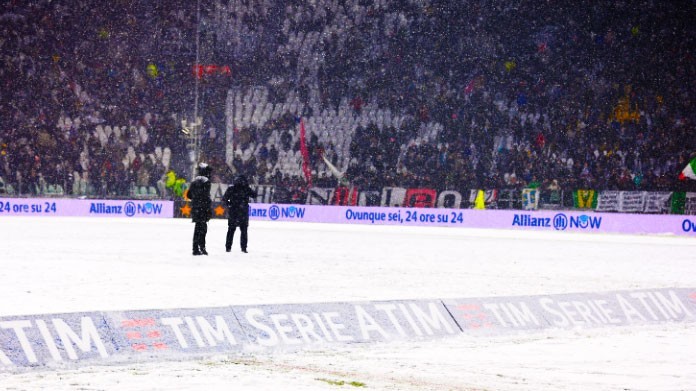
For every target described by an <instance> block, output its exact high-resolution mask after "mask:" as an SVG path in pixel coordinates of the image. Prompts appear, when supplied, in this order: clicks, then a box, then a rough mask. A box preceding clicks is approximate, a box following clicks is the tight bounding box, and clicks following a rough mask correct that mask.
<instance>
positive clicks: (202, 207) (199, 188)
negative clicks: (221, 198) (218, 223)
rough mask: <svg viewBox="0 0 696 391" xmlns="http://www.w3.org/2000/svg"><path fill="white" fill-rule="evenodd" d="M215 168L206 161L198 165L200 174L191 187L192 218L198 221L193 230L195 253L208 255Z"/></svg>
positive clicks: (195, 221)
mask: <svg viewBox="0 0 696 391" xmlns="http://www.w3.org/2000/svg"><path fill="white" fill-rule="evenodd" d="M212 171H213V169H212V168H211V167H210V166H208V165H207V164H206V163H200V164H199V165H198V176H197V177H195V178H194V179H193V182H191V186H190V187H189V191H188V193H189V198H191V218H192V220H193V222H194V223H196V228H195V229H194V230H193V255H208V252H207V251H206V250H205V235H206V234H207V233H208V220H210V216H211V213H212V211H211V209H210V208H211V204H212V200H211V199H210V174H212Z"/></svg>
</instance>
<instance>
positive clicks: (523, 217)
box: [512, 213, 602, 231]
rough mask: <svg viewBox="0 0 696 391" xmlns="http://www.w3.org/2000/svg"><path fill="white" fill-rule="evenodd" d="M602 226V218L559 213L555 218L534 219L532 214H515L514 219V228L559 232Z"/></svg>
mask: <svg viewBox="0 0 696 391" xmlns="http://www.w3.org/2000/svg"><path fill="white" fill-rule="evenodd" d="M601 225H602V218H601V217H597V216H588V215H579V216H572V215H571V216H568V215H566V214H565V213H558V214H556V215H555V216H554V217H553V218H551V217H534V216H532V215H531V214H515V215H514V217H513V218H512V226H513V227H514V226H518V227H541V228H551V227H553V228H554V229H556V230H557V231H563V230H566V229H588V230H589V229H599V228H600V226H601Z"/></svg>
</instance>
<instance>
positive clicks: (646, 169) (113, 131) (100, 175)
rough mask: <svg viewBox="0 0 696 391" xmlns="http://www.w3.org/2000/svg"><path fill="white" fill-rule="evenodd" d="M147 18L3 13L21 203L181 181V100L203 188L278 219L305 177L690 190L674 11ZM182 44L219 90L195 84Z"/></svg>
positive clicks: (237, 12)
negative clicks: (264, 197) (273, 197)
mask: <svg viewBox="0 0 696 391" xmlns="http://www.w3.org/2000/svg"><path fill="white" fill-rule="evenodd" d="M145 3H148V4H140V3H137V2H135V3H134V2H130V1H113V2H107V3H103V2H98V1H96V0H78V1H75V2H71V4H70V5H67V3H65V4H61V2H60V1H58V2H55V1H54V2H48V1H45V2H36V3H35V4H32V5H29V6H25V5H24V4H21V5H20V2H17V1H10V2H6V3H5V4H4V5H2V6H0V19H2V20H3V22H4V23H3V27H2V28H1V29H0V31H1V34H2V35H1V36H0V50H1V52H2V58H1V59H0V60H1V61H3V67H2V68H0V81H1V82H2V84H3V89H2V92H1V94H2V96H1V98H2V105H0V114H2V117H3V118H4V121H3V122H4V123H3V125H2V127H3V128H2V130H1V131H0V146H1V147H2V150H1V152H0V153H2V156H1V157H2V166H0V177H2V178H3V179H4V180H5V181H6V182H9V183H12V184H13V185H14V187H15V189H17V190H18V191H19V192H20V193H22V194H27V193H36V192H38V191H40V189H41V188H42V183H56V184H62V188H63V189H66V190H65V191H66V193H68V194H75V195H99V196H128V195H129V194H131V193H132V189H133V188H134V187H135V188H138V187H143V186H144V187H148V188H149V187H157V181H158V180H159V179H160V177H161V176H162V175H163V174H164V172H166V171H167V170H169V169H174V170H175V171H177V172H178V173H180V175H183V176H187V175H188V172H187V170H188V167H190V165H191V164H190V163H191V162H190V155H189V153H188V151H187V147H186V138H185V137H184V136H183V135H182V133H181V132H179V129H180V121H181V119H183V118H190V114H191V111H192V109H191V108H192V107H193V104H194V96H193V91H194V84H195V83H198V84H199V87H200V91H201V96H200V99H199V101H200V102H201V105H200V108H199V113H200V116H201V117H202V118H203V121H204V122H203V139H202V141H201V146H202V148H201V149H202V150H203V151H204V155H203V156H202V157H200V158H204V159H206V160H208V161H209V162H210V163H211V164H212V165H213V167H217V170H216V171H215V176H214V180H217V181H222V182H230V181H231V178H232V176H233V175H235V174H237V173H244V174H247V175H248V176H250V177H251V178H252V181H253V182H255V183H257V184H272V185H275V186H276V187H277V190H276V192H277V193H278V194H282V195H279V198H280V199H284V200H288V201H289V202H292V201H296V200H301V199H302V195H301V194H302V191H303V189H305V188H306V186H307V184H308V182H309V180H308V178H307V177H306V175H305V173H304V172H303V168H302V166H303V163H304V161H305V160H308V163H309V169H308V171H309V172H310V173H311V181H312V185H313V186H319V187H334V186H336V185H338V184H350V185H353V186H356V187H358V188H361V189H379V188H382V187H384V186H400V187H430V188H436V189H440V190H444V189H452V190H466V189H473V188H497V189H522V188H524V187H530V186H549V185H553V186H557V187H560V188H562V189H569V190H572V189H580V188H592V189H599V190H650V191H655V190H666V191H674V190H691V191H693V190H696V185H694V182H696V181H691V182H689V181H679V180H677V176H678V174H679V172H680V170H681V169H682V168H683V167H684V166H685V165H686V164H687V163H688V161H689V160H690V159H691V158H692V157H693V155H694V153H695V152H696V136H695V134H696V132H694V124H695V123H696V110H695V107H694V95H695V94H696V85H695V83H696V77H695V76H696V61H695V59H694V53H693V50H694V49H693V48H694V47H696V42H695V40H696V34H695V29H696V27H694V25H693V23H692V21H691V19H692V18H691V16H692V15H693V6H691V8H689V5H688V4H686V5H679V4H673V3H669V2H667V3H665V2H658V1H653V0H639V1H634V2H627V1H616V2H611V3H607V4H599V3H592V2H580V3H578V2H569V1H554V2H538V1H526V0H525V1H521V2H508V3H499V2H491V1H469V0H465V1H455V0H417V1H416V0H406V1H388V0H380V1H363V0H319V1H314V2H304V1H287V2H272V1H268V0H226V1H206V0H203V1H201V3H202V9H201V18H202V19H201V20H202V22H201V23H200V24H199V25H196V8H195V2H184V1H169V2H167V4H166V6H164V5H162V4H155V3H150V2H145ZM156 3H159V2H156ZM192 3H193V4H192ZM197 30H198V31H199V32H200V34H201V35H200V42H201V47H200V48H199V55H200V58H201V59H200V62H205V63H210V64H224V65H225V66H228V67H229V68H230V69H231V72H230V73H231V75H229V74H227V73H225V72H217V73H216V74H212V73H214V72H209V71H208V69H206V71H205V73H204V72H203V71H202V70H201V72H200V73H198V74H196V73H195V71H194V72H192V69H194V68H195V67H194V65H195V58H196V57H195V41H196V39H195V36H196V31H197ZM211 69H212V68H211ZM302 129H305V130H306V135H305V137H304V138H303V137H302V135H301V133H302ZM305 146H306V149H307V151H308V152H307V154H306V156H305V154H303V152H302V151H303V148H304V147H305ZM225 166H227V167H228V168H229V169H228V168H225ZM68 189H69V190H68ZM158 193H159V194H160V195H161V196H166V194H164V193H165V191H164V190H163V189H161V188H160V189H158Z"/></svg>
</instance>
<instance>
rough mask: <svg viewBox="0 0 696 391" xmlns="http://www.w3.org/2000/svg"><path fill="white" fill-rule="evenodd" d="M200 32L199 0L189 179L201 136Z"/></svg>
mask: <svg viewBox="0 0 696 391" xmlns="http://www.w3.org/2000/svg"><path fill="white" fill-rule="evenodd" d="M200 32H201V0H198V1H197V2H196V64H195V67H194V71H195V78H196V80H195V83H196V84H195V90H194V102H193V126H192V129H191V137H192V138H193V140H192V141H193V143H192V144H193V156H192V159H191V160H193V161H192V162H191V181H193V178H195V177H196V166H197V165H198V160H199V159H200V148H201V137H200V127H201V124H202V121H199V120H198V94H199V92H198V90H199V79H200V78H201V77H203V75H202V74H200V73H198V70H199V68H198V67H199V66H200V35H201V34H200Z"/></svg>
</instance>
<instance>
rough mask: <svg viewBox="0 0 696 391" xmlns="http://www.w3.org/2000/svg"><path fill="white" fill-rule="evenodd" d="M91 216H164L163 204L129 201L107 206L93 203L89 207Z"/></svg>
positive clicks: (103, 203)
mask: <svg viewBox="0 0 696 391" xmlns="http://www.w3.org/2000/svg"><path fill="white" fill-rule="evenodd" d="M89 213H90V214H97V215H121V214H125V215H126V216H128V217H132V216H135V215H136V214H138V215H159V214H162V204H160V203H156V202H145V203H139V204H136V203H134V202H131V201H128V202H126V203H125V204H112V203H109V204H107V203H106V202H92V203H91V204H90V206H89Z"/></svg>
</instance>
